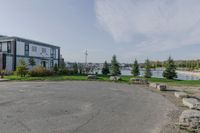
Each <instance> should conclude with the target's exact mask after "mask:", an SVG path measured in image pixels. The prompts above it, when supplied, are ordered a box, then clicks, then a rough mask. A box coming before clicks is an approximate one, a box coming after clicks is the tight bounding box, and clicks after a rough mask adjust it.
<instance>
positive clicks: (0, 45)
mask: <svg viewBox="0 0 200 133" xmlns="http://www.w3.org/2000/svg"><path fill="white" fill-rule="evenodd" d="M0 52H2V43H1V42H0Z"/></svg>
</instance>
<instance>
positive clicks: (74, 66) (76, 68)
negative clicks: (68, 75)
mask: <svg viewBox="0 0 200 133" xmlns="http://www.w3.org/2000/svg"><path fill="white" fill-rule="evenodd" d="M73 70H74V74H78V64H77V63H74V64H73Z"/></svg>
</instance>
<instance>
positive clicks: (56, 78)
mask: <svg viewBox="0 0 200 133" xmlns="http://www.w3.org/2000/svg"><path fill="white" fill-rule="evenodd" d="M132 77H133V76H121V78H122V80H121V81H119V82H123V83H128V82H129V79H130V78H132ZM140 78H141V77H140ZM5 79H9V80H14V81H37V80H39V81H64V80H80V81H84V80H88V79H87V76H82V75H73V76H48V77H20V76H15V75H11V76H5ZM97 81H109V76H103V75H99V76H98V79H97ZM148 81H149V82H156V83H165V84H168V85H176V86H181V85H184V86H185V85H187V86H200V80H168V79H161V78H149V79H148Z"/></svg>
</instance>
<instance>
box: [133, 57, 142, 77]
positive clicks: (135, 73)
mask: <svg viewBox="0 0 200 133" xmlns="http://www.w3.org/2000/svg"><path fill="white" fill-rule="evenodd" d="M131 73H132V74H133V76H139V75H140V70H139V65H138V62H137V60H136V59H135V61H134V64H133V65H132V71H131Z"/></svg>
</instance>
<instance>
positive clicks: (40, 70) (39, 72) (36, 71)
mask: <svg viewBox="0 0 200 133" xmlns="http://www.w3.org/2000/svg"><path fill="white" fill-rule="evenodd" d="M28 74H29V75H30V76H31V77H42V76H52V75H54V72H53V71H52V70H48V69H46V68H44V67H42V66H36V67H34V68H33V69H32V70H30V71H29V73H28Z"/></svg>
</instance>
